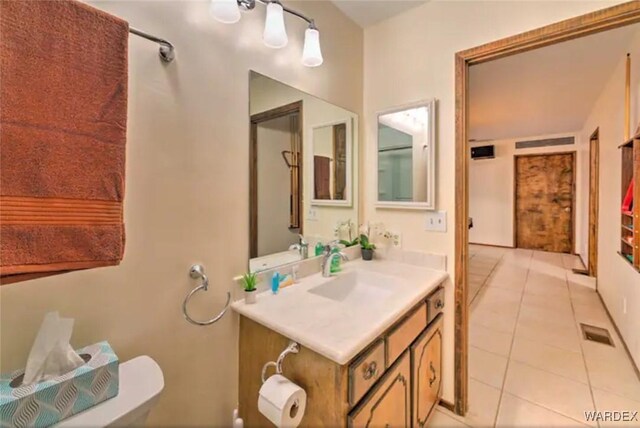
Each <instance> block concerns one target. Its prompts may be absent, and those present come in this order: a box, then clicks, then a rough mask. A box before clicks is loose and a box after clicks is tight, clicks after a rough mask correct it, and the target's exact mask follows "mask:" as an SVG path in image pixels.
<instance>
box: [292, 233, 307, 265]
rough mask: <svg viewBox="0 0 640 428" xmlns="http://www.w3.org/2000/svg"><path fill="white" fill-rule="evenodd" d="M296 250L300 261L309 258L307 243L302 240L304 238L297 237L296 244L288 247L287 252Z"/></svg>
mask: <svg viewBox="0 0 640 428" xmlns="http://www.w3.org/2000/svg"><path fill="white" fill-rule="evenodd" d="M292 250H297V251H298V252H299V253H300V257H301V258H302V260H304V259H306V258H307V257H309V243H308V242H307V241H306V240H305V239H304V236H302V235H300V234H299V235H298V243H297V244H293V245H291V246H290V247H289V251H292Z"/></svg>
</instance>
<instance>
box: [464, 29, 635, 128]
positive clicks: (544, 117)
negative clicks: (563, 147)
mask: <svg viewBox="0 0 640 428" xmlns="http://www.w3.org/2000/svg"><path fill="white" fill-rule="evenodd" d="M635 35H640V24H635V25H630V26H627V27H622V28H619V29H616V30H611V31H606V32H604V33H598V34H594V35H591V36H587V37H582V38H579V39H575V40H572V41H568V42H564V43H560V44H557V45H552V46H548V47H544V48H540V49H536V50H532V51H529V52H525V53H522V54H518V55H514V56H510V57H506V58H502V59H499V60H496V61H491V62H487V63H484V64H479V65H474V66H472V67H471V68H470V72H469V109H470V110H469V138H470V139H475V140H499V139H509V138H516V137H528V136H531V137H532V136H540V135H545V134H559V133H565V132H572V131H578V130H581V129H582V126H583V125H584V123H585V121H586V119H587V115H588V114H589V113H590V111H591V108H592V107H593V105H594V103H595V101H596V100H597V97H598V96H599V95H600V93H601V91H602V90H603V88H604V85H605V83H606V82H607V81H608V80H609V78H610V77H611V76H612V74H613V71H614V69H615V67H616V65H618V64H619V63H620V61H622V60H624V56H625V55H626V53H627V49H628V48H629V46H630V44H631V41H632V39H633V37H634V36H635ZM622 97H623V94H622V93H621V94H620V102H622ZM514 112H517V114H514Z"/></svg>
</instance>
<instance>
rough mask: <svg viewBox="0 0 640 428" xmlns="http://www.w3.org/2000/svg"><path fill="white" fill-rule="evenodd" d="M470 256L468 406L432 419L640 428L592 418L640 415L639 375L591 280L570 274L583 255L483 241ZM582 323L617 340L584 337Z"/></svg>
mask: <svg viewBox="0 0 640 428" xmlns="http://www.w3.org/2000/svg"><path fill="white" fill-rule="evenodd" d="M469 254H470V261H469V265H470V272H469V300H470V302H471V303H470V305H471V306H470V326H469V327H470V332H469V336H470V338H469V376H470V379H469V412H468V414H467V416H466V417H464V418H462V417H460V416H457V415H454V414H452V413H450V412H449V411H447V410H446V409H444V408H440V407H439V408H438V409H437V411H436V414H435V415H434V417H433V419H432V420H431V422H430V425H429V426H431V427H465V426H467V427H468V426H471V427H493V426H496V427H573V426H578V427H579V426H594V427H598V426H602V427H608V426H622V427H625V426H626V427H638V426H640V420H638V421H633V422H618V423H613V424H611V423H605V422H600V423H598V422H587V421H586V419H585V414H584V412H585V411H594V410H598V411H616V410H618V411H632V412H633V411H638V412H640V380H639V379H638V377H637V376H636V373H635V371H634V368H633V365H632V364H631V361H630V359H629V357H628V356H627V354H626V352H625V350H624V347H623V345H622V343H621V341H620V338H619V337H618V336H617V334H616V332H615V330H614V328H613V325H612V324H611V321H610V320H609V318H608V316H607V314H606V311H605V309H604V306H603V305H602V303H601V301H600V299H599V297H598V295H597V294H596V292H595V291H594V290H593V284H591V283H590V281H591V279H590V278H587V277H584V276H580V275H575V274H573V273H572V271H571V269H572V268H574V267H578V268H582V264H581V262H580V260H579V259H578V258H577V257H576V256H571V255H566V254H556V253H545V252H540V251H529V250H519V249H516V250H512V249H503V248H495V247H486V246H477V245H471V246H470V247H469ZM590 287H591V288H590ZM581 322H583V323H588V324H592V325H596V326H599V327H604V328H607V329H608V330H609V332H610V334H611V336H612V337H613V341H614V343H615V347H610V346H606V345H602V344H599V343H595V342H587V341H584V340H583V339H582V336H581V333H580V330H579V328H580V327H579V325H580V323H581ZM639 415H640V413H639ZM639 418H640V416H639Z"/></svg>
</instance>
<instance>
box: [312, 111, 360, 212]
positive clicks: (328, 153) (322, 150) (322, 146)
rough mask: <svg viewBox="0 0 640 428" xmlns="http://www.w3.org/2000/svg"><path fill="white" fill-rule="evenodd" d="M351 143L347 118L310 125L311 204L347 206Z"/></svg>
mask: <svg viewBox="0 0 640 428" xmlns="http://www.w3.org/2000/svg"><path fill="white" fill-rule="evenodd" d="M351 146H352V130H351V120H340V121H337V122H333V123H329V124H326V125H319V126H314V127H313V129H312V132H311V148H312V153H313V162H312V163H311V167H312V168H313V171H312V174H311V178H312V180H313V181H312V183H313V199H312V200H311V204H312V205H333V206H340V205H342V206H351V180H352V175H351V174H352V171H351V164H352V162H351V156H352V153H351Z"/></svg>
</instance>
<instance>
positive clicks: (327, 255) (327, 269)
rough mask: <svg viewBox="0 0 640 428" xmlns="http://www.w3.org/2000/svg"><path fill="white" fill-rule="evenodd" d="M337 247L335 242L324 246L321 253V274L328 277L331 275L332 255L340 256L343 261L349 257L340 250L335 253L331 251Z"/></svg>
mask: <svg viewBox="0 0 640 428" xmlns="http://www.w3.org/2000/svg"><path fill="white" fill-rule="evenodd" d="M334 248H337V246H336V245H335V244H328V245H325V246H324V251H323V253H322V276H324V277H325V278H328V277H330V276H331V262H332V261H333V258H334V257H336V256H337V257H340V258H341V259H342V260H344V261H345V262H346V261H348V260H349V257H347V255H346V254H345V253H343V252H342V251H339V252H337V253H333V252H332V251H333V249H334Z"/></svg>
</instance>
